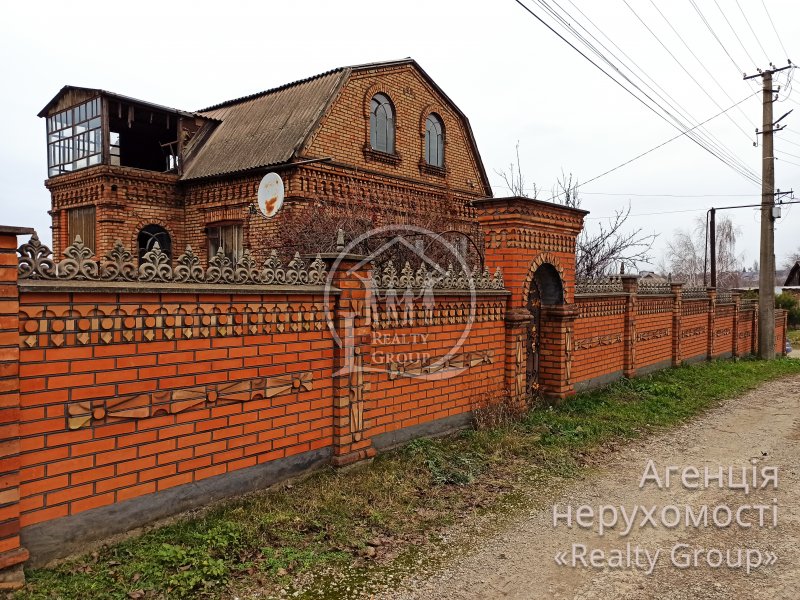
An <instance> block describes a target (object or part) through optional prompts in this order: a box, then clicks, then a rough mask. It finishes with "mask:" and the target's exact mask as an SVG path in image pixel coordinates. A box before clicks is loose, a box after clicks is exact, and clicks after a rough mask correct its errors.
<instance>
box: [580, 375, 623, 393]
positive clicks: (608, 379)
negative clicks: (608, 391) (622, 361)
mask: <svg viewBox="0 0 800 600" xmlns="http://www.w3.org/2000/svg"><path fill="white" fill-rule="evenodd" d="M617 379H622V369H620V370H619V371H614V372H613V373H605V374H604V375H600V376H599V377H593V378H592V379H587V380H585V381H579V382H578V383H576V384H575V391H576V392H585V391H587V390H593V389H594V388H599V387H602V386H604V385H608V384H609V383H612V382H614V381H616V380H617Z"/></svg>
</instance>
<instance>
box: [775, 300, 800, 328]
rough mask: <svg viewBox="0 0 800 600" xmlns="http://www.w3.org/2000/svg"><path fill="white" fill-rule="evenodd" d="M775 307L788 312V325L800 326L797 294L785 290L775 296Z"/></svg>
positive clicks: (799, 307)
mask: <svg viewBox="0 0 800 600" xmlns="http://www.w3.org/2000/svg"><path fill="white" fill-rule="evenodd" d="M775 308H782V309H784V310H786V311H788V312H789V327H792V328H797V327H800V301H798V299H797V296H794V295H792V294H787V293H786V292H784V293H782V294H778V295H777V296H775Z"/></svg>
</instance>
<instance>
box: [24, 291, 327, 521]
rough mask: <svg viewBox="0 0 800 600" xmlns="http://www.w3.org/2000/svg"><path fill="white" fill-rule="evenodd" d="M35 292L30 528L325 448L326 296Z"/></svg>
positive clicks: (27, 402) (28, 380) (29, 339)
mask: <svg viewBox="0 0 800 600" xmlns="http://www.w3.org/2000/svg"><path fill="white" fill-rule="evenodd" d="M34 290H35V288H34V289H31V288H30V287H29V288H28V289H26V290H25V291H23V293H22V294H21V295H20V332H21V336H22V337H21V346H22V348H21V350H20V357H19V360H20V391H21V397H20V405H21V413H20V418H19V427H20V437H21V449H20V461H21V468H20V477H21V481H22V483H21V488H20V489H21V496H22V500H21V504H20V508H21V516H20V520H21V524H22V526H23V527H25V526H29V525H32V524H35V523H38V522H41V521H46V520H50V519H55V518H58V517H64V516H67V515H74V514H77V513H80V512H82V511H86V510H89V509H92V508H96V507H99V506H104V505H109V504H113V503H115V502H121V501H123V500H127V499H130V498H134V497H137V496H141V495H143V494H150V493H153V492H156V491H161V490H165V489H168V488H170V487H173V486H177V485H181V484H188V483H193V482H197V481H200V480H202V479H204V478H206V477H211V476H214V475H220V474H222V473H226V472H229V471H234V470H237V469H242V468H245V467H250V466H254V465H256V464H259V463H263V462H265V461H270V460H275V459H278V458H283V457H286V456H291V455H294V454H298V453H302V452H307V451H309V450H314V449H317V448H320V447H327V446H330V445H331V443H332V442H331V440H332V402H331V375H332V368H333V345H332V342H331V336H330V332H329V331H328V329H327V326H326V323H325V318H324V307H323V304H322V303H323V298H322V296H320V295H299V294H298V295H287V294H285V293H284V294H269V295H267V294H263V293H261V294H252V293H251V294H239V295H232V294H225V293H217V294H213V295H211V294H193V293H181V294H178V293H153V292H144V291H142V292H140V293H131V292H116V293H114V292H105V293H100V292H90V293H87V292H77V291H74V292H67V293H57V292H53V291H46V292H38V291H34Z"/></svg>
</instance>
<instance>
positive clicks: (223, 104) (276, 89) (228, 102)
mask: <svg viewBox="0 0 800 600" xmlns="http://www.w3.org/2000/svg"><path fill="white" fill-rule="evenodd" d="M347 68H348V67H336V68H335V69H330V70H328V71H325V72H324V73H318V74H317V75H312V76H311V77H306V78H304V79H298V80H296V81H291V82H289V83H284V84H283V85H279V86H278V87H274V88H270V89H268V90H263V91H261V92H255V93H252V94H248V95H247V96H241V97H239V98H234V99H232V100H225V101H224V102H220V103H218V104H213V105H211V106H209V107H207V108H201V109H200V110H198V111H196V112H198V113H204V112H208V111H211V110H217V109H218V108H224V107H226V106H231V105H233V104H239V103H241V102H247V101H248V100H253V99H255V98H261V97H263V96H268V95H269V94H274V93H276V92H281V91H283V90H285V89H288V88H290V87H294V86H297V85H302V84H304V83H308V82H310V81H315V80H317V79H321V78H323V77H327V76H328V75H333V74H334V73H340V72H342V71H344V70H345V69H347Z"/></svg>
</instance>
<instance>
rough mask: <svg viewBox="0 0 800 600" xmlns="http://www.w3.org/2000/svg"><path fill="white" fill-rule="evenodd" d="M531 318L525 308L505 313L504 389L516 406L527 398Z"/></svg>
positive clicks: (513, 309) (520, 404)
mask: <svg viewBox="0 0 800 600" xmlns="http://www.w3.org/2000/svg"><path fill="white" fill-rule="evenodd" d="M531 318H532V317H531V313H530V311H528V310H527V309H525V308H512V309H509V310H508V311H507V312H506V340H505V342H506V343H505V346H506V360H505V374H506V375H505V387H506V390H507V391H508V396H509V399H510V400H511V401H512V402H514V403H515V404H516V405H518V406H523V405H524V404H525V400H526V396H527V388H528V329H529V328H530V326H531ZM537 333H539V332H537Z"/></svg>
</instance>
